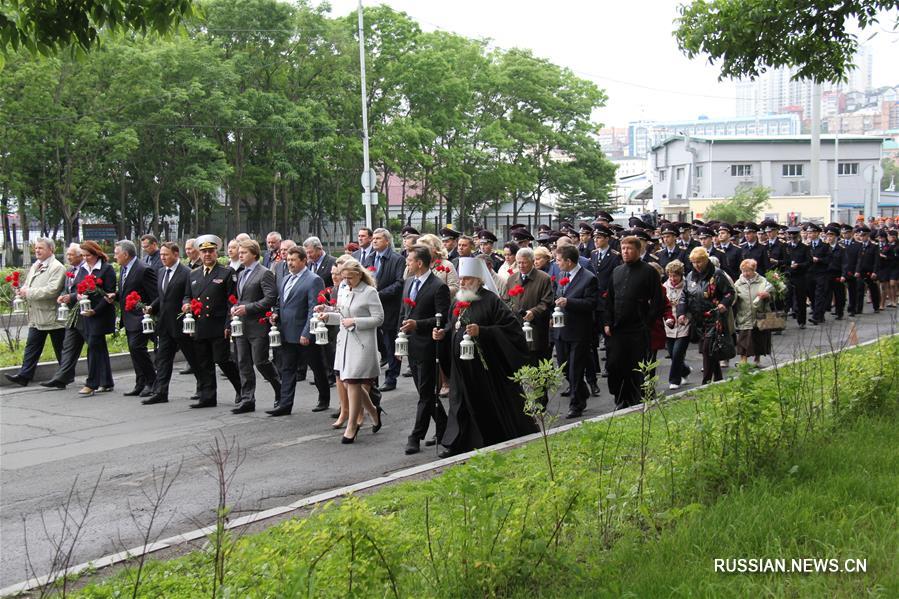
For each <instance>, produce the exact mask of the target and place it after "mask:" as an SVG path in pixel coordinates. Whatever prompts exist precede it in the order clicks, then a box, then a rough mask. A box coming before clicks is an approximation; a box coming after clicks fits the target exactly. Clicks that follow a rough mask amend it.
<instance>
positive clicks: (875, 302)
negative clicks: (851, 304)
mask: <svg viewBox="0 0 899 599" xmlns="http://www.w3.org/2000/svg"><path fill="white" fill-rule="evenodd" d="M871 274H872V273H870V272H864V273H861V272H860V273H858V275H859V276H858V281H857V283H856V287H855V294H856V295H855V307H856V310H855V312H856V314H861V313H862V311H864V309H865V287H867V288H868V291H869V292H870V293H871V305H872V306H873V307H874V309H875V310H879V309H880V282H879V281H875V280H874V279H872V278H871Z"/></svg>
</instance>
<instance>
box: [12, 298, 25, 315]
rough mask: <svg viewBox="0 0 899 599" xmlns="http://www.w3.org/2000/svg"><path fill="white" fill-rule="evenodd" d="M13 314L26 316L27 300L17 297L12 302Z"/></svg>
mask: <svg viewBox="0 0 899 599" xmlns="http://www.w3.org/2000/svg"><path fill="white" fill-rule="evenodd" d="M12 313H13V314H25V300H23V299H22V298H21V297H15V298H13V300H12Z"/></svg>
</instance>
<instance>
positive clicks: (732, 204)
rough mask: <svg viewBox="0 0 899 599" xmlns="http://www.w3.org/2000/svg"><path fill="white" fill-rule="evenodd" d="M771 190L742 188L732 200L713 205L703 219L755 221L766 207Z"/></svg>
mask: <svg viewBox="0 0 899 599" xmlns="http://www.w3.org/2000/svg"><path fill="white" fill-rule="evenodd" d="M770 197H771V190H769V189H768V188H766V187H742V188H739V189H737V191H736V193H734V196H733V197H732V198H728V199H726V200H724V201H721V202H718V203H717V204H713V205H712V206H711V207H710V208H709V209H708V210H707V211H706V212H705V214H703V217H704V218H705V219H706V220H720V221H723V222H726V223H735V222H737V221H738V220H757V217H758V214H759V213H760V212H761V211H762V210H764V209H765V206H767V205H768V199H769V198H770Z"/></svg>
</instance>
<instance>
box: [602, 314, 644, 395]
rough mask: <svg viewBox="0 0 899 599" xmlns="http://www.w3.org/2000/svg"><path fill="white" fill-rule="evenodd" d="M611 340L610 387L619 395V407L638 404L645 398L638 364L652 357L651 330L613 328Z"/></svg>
mask: <svg viewBox="0 0 899 599" xmlns="http://www.w3.org/2000/svg"><path fill="white" fill-rule="evenodd" d="M608 343H609V352H608V359H609V361H608V364H607V368H608V370H609V379H608V381H609V391H610V392H611V393H612V395H614V396H615V408H616V409H619V410H620V409H622V408H627V407H629V406H635V405H637V404H638V403H640V402H642V401H643V396H642V394H641V390H640V387H641V386H642V385H643V374H642V373H641V372H640V370H639V368H638V364H639V363H640V362H642V361H644V360H646V359H647V358H648V357H649V354H650V351H649V331H641V330H634V331H612V335H611V337H609V338H608Z"/></svg>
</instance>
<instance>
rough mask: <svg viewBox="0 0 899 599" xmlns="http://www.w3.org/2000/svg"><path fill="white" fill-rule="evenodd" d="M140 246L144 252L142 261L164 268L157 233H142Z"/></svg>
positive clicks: (152, 266)
mask: <svg viewBox="0 0 899 599" xmlns="http://www.w3.org/2000/svg"><path fill="white" fill-rule="evenodd" d="M140 248H141V249H142V250H143V252H144V257H143V258H141V262H143V263H144V264H146V265H147V266H149V267H151V268H154V269H156V270H159V269H160V268H162V260H161V259H160V258H159V240H158V239H156V236H155V235H151V234H150V233H147V234H146V235H141V237H140Z"/></svg>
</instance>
